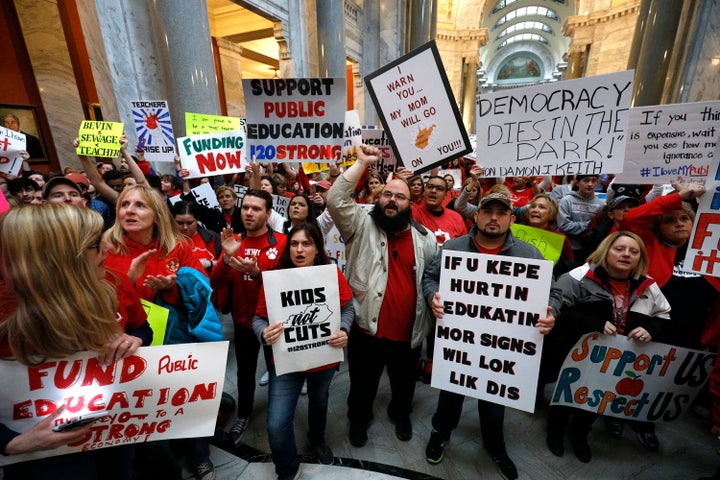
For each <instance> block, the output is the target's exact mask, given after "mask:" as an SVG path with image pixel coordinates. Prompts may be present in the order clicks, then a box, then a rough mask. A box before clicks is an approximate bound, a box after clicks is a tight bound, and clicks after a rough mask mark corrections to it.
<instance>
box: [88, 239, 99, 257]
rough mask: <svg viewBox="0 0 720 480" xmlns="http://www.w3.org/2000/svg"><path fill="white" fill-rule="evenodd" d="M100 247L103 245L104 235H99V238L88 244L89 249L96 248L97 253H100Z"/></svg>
mask: <svg viewBox="0 0 720 480" xmlns="http://www.w3.org/2000/svg"><path fill="white" fill-rule="evenodd" d="M100 247H102V237H98V239H97V241H96V242H95V243H93V244H92V245H88V246H87V249H88V250H95V251H96V252H97V253H100Z"/></svg>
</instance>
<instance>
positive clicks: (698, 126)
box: [615, 101, 720, 184]
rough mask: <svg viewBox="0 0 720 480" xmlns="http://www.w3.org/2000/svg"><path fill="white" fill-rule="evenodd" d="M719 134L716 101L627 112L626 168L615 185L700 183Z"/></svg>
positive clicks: (706, 170) (702, 180)
mask: <svg viewBox="0 0 720 480" xmlns="http://www.w3.org/2000/svg"><path fill="white" fill-rule="evenodd" d="M718 135H720V101H715V102H698V103H680V104H675V105H658V106H652V107H639V108H631V109H630V123H629V126H628V141H627V146H626V147H625V158H626V160H625V169H624V170H623V173H622V174H620V175H617V176H616V178H615V181H616V182H618V183H640V184H646V183H652V184H659V183H674V182H677V181H684V182H694V183H700V182H704V181H705V177H706V176H707V174H708V172H709V170H710V163H711V162H712V157H713V151H714V150H715V147H716V146H717V138H718Z"/></svg>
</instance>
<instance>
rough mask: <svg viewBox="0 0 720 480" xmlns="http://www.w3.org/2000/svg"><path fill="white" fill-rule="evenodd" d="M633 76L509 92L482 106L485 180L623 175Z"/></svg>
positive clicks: (480, 146) (478, 115) (482, 100)
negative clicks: (488, 178)
mask: <svg viewBox="0 0 720 480" xmlns="http://www.w3.org/2000/svg"><path fill="white" fill-rule="evenodd" d="M632 76H633V71H632V70H628V71H625V72H619V73H612V74H609V75H598V76H596V77H587V78H581V79H577V80H564V81H562V82H556V83H547V84H543V85H537V86H532V87H525V88H517V89H510V90H502V91H499V92H494V93H488V94H484V95H480V96H479V97H478V98H477V102H476V110H475V120H476V124H477V158H480V159H482V164H483V166H484V167H485V172H484V176H485V177H503V176H507V177H526V176H539V175H592V174H594V175H597V174H600V173H618V172H621V171H622V170H623V160H624V157H625V142H626V141H627V135H626V130H627V125H628V110H629V108H630V100H631V94H632Z"/></svg>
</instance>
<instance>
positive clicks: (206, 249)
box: [172, 201, 222, 273]
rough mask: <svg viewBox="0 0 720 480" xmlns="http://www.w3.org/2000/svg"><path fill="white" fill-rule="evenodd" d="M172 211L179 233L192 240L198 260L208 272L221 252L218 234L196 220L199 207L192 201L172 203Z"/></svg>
mask: <svg viewBox="0 0 720 480" xmlns="http://www.w3.org/2000/svg"><path fill="white" fill-rule="evenodd" d="M172 211H173V216H174V217H175V223H177V226H178V229H180V233H182V234H183V235H185V236H186V237H188V238H189V239H190V240H192V242H193V252H195V256H196V257H197V258H198V260H200V264H202V266H203V267H204V268H205V271H206V272H208V273H210V271H211V270H212V269H213V268H214V267H215V265H217V259H218V258H220V253H221V252H222V242H221V241H220V235H218V234H217V233H215V232H213V231H212V230H208V229H207V228H205V227H204V226H203V225H202V224H200V223H199V222H198V221H199V220H200V215H199V209H198V206H197V204H195V203H194V202H186V201H180V202H177V203H176V204H175V205H173V208H172Z"/></svg>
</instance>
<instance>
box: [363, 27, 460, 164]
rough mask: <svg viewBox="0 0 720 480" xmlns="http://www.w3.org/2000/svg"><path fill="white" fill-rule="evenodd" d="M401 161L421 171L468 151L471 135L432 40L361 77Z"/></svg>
mask: <svg viewBox="0 0 720 480" xmlns="http://www.w3.org/2000/svg"><path fill="white" fill-rule="evenodd" d="M365 85H367V87H368V92H369V93H370V96H371V97H372V101H373V103H374V104H375V109H376V110H377V112H378V115H379V116H380V121H381V122H382V125H383V128H384V129H385V132H386V134H387V135H388V136H389V137H390V140H391V146H392V148H393V150H394V151H395V156H396V157H397V158H398V159H400V161H401V162H402V164H403V166H404V167H405V168H407V169H408V170H411V171H413V172H414V173H421V172H424V171H427V170H430V169H432V168H433V167H435V166H437V165H439V164H442V163H445V162H447V161H448V160H451V159H453V158H457V157H461V156H463V155H464V154H466V153H468V152H470V140H469V139H468V134H467V131H465V127H464V125H463V122H462V117H461V116H460V111H459V110H458V107H457V104H456V102H455V96H454V94H453V92H452V90H451V88H450V83H449V82H448V79H447V75H446V74H445V68H444V67H443V64H442V60H441V59H440V54H439V52H438V49H437V46H436V45H435V41H431V42H428V43H426V44H425V45H423V46H421V47H419V48H417V49H415V50H413V51H412V52H410V53H408V54H407V55H404V56H402V57H400V58H399V59H397V60H395V61H394V62H391V63H390V64H388V65H387V66H385V67H383V68H381V69H379V70H377V71H375V72H373V73H371V74H370V75H368V76H367V77H365Z"/></svg>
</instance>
